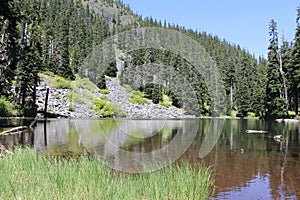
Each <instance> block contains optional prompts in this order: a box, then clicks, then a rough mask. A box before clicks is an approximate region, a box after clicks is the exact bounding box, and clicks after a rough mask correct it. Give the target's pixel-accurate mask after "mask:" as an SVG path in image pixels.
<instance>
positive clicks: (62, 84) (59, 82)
mask: <svg viewBox="0 0 300 200" xmlns="http://www.w3.org/2000/svg"><path fill="white" fill-rule="evenodd" d="M54 81H55V82H54V88H56V89H71V81H68V80H66V79H64V78H63V77H61V76H55V79H54Z"/></svg>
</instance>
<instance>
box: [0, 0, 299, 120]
mask: <svg viewBox="0 0 300 200" xmlns="http://www.w3.org/2000/svg"><path fill="white" fill-rule="evenodd" d="M97 3H99V4H106V6H110V7H117V8H118V9H119V10H120V12H119V13H118V14H117V15H115V14H114V16H113V17H112V18H113V19H112V20H111V21H109V20H108V19H107V17H106V16H104V14H103V12H102V13H101V11H99V10H97V9H95V6H94V5H95V4H97ZM0 5H1V6H0V13H1V14H0V15H1V16H0V28H1V41H0V42H1V43H0V75H1V77H0V90H1V98H4V97H3V96H5V98H6V100H8V101H13V102H15V105H17V106H18V109H25V108H28V109H34V106H35V87H36V86H37V84H38V81H39V80H38V73H39V72H44V71H51V72H53V73H54V74H56V75H59V76H62V77H64V78H67V79H74V77H75V74H76V73H77V72H78V70H79V66H80V65H81V63H82V62H83V60H84V59H85V58H86V56H87V55H88V54H89V53H90V52H91V51H92V49H93V48H94V47H95V46H97V45H98V44H101V42H102V41H103V40H104V39H105V38H107V37H108V36H110V35H112V34H115V33H118V32H121V31H123V30H126V29H130V28H133V27H137V26H138V27H140V26H151V27H164V28H168V29H172V30H177V31H180V32H181V33H184V34H186V35H188V36H189V37H191V38H192V39H194V40H195V41H197V42H199V44H200V45H201V46H202V47H203V48H205V50H206V51H207V52H208V53H209V55H210V56H211V57H212V58H213V59H214V60H215V62H216V64H217V66H218V69H219V71H220V73H221V76H222V78H223V81H224V83H225V90H226V102H227V103H226V109H227V113H226V114H228V115H230V114H232V113H233V112H235V113H237V115H238V116H242V117H245V116H248V115H255V116H259V117H268V118H277V117H287V116H288V115H289V114H290V113H291V112H290V113H289V112H288V111H294V112H293V113H292V114H294V115H298V103H299V98H298V94H299V89H300V80H299V79H300V71H299V70H300V28H299V18H300V12H299V9H297V14H298V15H297V16H298V17H297V19H296V23H297V30H296V33H295V39H294V41H285V40H284V39H282V41H281V42H280V43H281V45H279V42H278V34H277V27H276V26H277V25H276V22H274V21H273V20H272V21H271V23H270V27H269V30H270V45H269V47H268V58H267V59H265V58H263V57H259V58H258V59H256V58H255V57H254V55H251V54H250V53H249V52H248V51H247V50H244V49H241V47H240V46H239V45H235V44H230V43H229V42H227V41H226V40H220V39H219V38H218V37H217V36H213V35H211V34H207V33H206V32H199V31H195V30H190V29H186V28H185V27H181V26H178V25H174V24H170V23H167V22H166V21H164V22H161V21H157V20H155V19H153V18H152V17H147V18H145V19H143V18H142V17H141V16H137V15H133V14H132V13H133V12H132V11H131V10H130V8H129V6H128V5H124V4H123V3H122V2H120V1H118V2H114V1H112V0H105V1H96V0H93V1H87V2H85V1H80V0H51V1H45V0H23V1H20V0H7V1H1V2H0ZM102 8H103V9H104V8H106V7H105V6H104V7H102ZM123 14H127V15H128V14H130V15H131V16H133V19H134V20H132V21H130V22H129V23H126V25H124V24H123V25H122V23H121V22H122V15H123ZM266 34H267V33H266ZM282 38H284V37H282ZM266 48H267V47H266ZM125 57H126V58H125V64H126V67H127V68H132V69H135V67H137V66H139V65H143V64H145V63H151V62H153V63H154V62H155V63H161V64H168V65H172V66H173V67H174V69H176V70H178V71H179V72H181V73H185V74H187V71H189V70H190V71H191V69H192V66H190V65H189V63H188V62H187V61H186V60H185V59H184V58H180V57H178V55H176V54H174V53H172V52H168V51H166V50H155V49H146V50H137V51H134V52H131V53H130V54H129V55H126V56H125ZM112 66H114V68H115V65H112ZM124 76H125V78H124ZM128 80H130V74H127V75H126V74H125V75H124V74H123V82H124V83H129V82H130V81H128ZM189 80H191V81H192V82H193V85H195V87H197V90H196V91H197V98H198V102H199V105H200V106H201V112H202V114H203V115H207V114H209V113H211V112H212V111H211V110H210V106H209V105H210V100H209V98H208V94H207V90H206V87H205V84H204V83H203V80H202V79H201V77H200V76H198V75H197V74H193V73H192V75H190V76H189ZM12 86H14V87H12ZM147 86H148V87H149V86H151V87H153V86H155V84H147ZM101 87H105V86H101ZM155 87H156V86H155ZM12 88H14V91H12ZM140 89H143V90H146V91H149V88H147V87H146V88H145V86H144V87H143V88H140ZM164 90H165V91H164V92H167V93H168V95H170V96H172V100H173V103H174V104H175V105H177V106H178V107H180V106H181V104H182V103H181V102H179V100H178V99H176V94H174V93H172V91H168V90H167V88H164ZM156 91H158V92H159V94H161V93H163V92H162V91H161V90H156ZM155 98H156V99H158V100H155V101H156V102H157V101H159V99H160V98H161V97H155ZM0 115H1V114H0Z"/></svg>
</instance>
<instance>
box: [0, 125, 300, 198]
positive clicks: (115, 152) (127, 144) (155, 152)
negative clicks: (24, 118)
mask: <svg viewBox="0 0 300 200" xmlns="http://www.w3.org/2000/svg"><path fill="white" fill-rule="evenodd" d="M249 129H250V130H263V131H267V132H268V133H251V134H250V133H246V130H249ZM299 132H300V131H299V124H285V123H276V122H273V121H265V120H256V119H226V120H224V119H184V120H163V119H157V120H137V119H136V120H130V119H53V120H47V121H39V122H38V123H37V126H36V128H35V129H34V131H33V132H28V133H24V134H20V135H15V136H6V137H4V136H1V137H0V140H1V141H2V143H4V144H6V145H8V146H13V145H21V144H25V145H30V146H32V147H34V148H35V149H37V150H38V151H39V152H41V153H43V154H51V155H58V156H74V155H75V156H76V155H94V156H97V157H99V158H101V159H103V160H105V161H106V163H107V164H108V165H109V166H110V167H112V168H114V169H116V170H120V171H126V172H130V173H141V172H148V171H152V170H157V169H160V168H162V167H164V166H166V165H168V164H172V163H173V162H176V161H177V160H178V159H181V160H184V161H186V162H190V163H192V164H193V163H203V165H205V166H207V167H209V168H210V170H211V172H212V178H213V180H214V184H215V186H216V187H215V192H214V194H213V195H212V196H211V199H298V198H300V134H299ZM275 135H283V136H284V139H283V141H282V142H278V141H275V140H274V136H275Z"/></svg>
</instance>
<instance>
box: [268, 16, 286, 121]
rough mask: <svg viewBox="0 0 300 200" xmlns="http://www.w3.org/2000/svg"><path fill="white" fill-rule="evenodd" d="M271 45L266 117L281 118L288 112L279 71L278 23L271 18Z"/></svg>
mask: <svg viewBox="0 0 300 200" xmlns="http://www.w3.org/2000/svg"><path fill="white" fill-rule="evenodd" d="M269 29H270V32H269V34H270V45H269V47H268V50H269V51H268V69H267V87H266V100H265V108H266V116H265V117H266V118H279V117H283V116H285V114H286V103H287V102H286V101H285V99H284V97H283V96H282V87H281V86H282V84H281V77H280V72H279V54H278V34H277V23H276V22H275V21H274V20H271V22H270V25H269Z"/></svg>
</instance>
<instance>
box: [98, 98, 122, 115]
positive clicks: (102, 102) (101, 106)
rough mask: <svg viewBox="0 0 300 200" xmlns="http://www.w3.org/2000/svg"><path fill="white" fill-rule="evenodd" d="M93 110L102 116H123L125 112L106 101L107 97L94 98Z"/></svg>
mask: <svg viewBox="0 0 300 200" xmlns="http://www.w3.org/2000/svg"><path fill="white" fill-rule="evenodd" d="M94 111H95V113H96V114H97V115H101V116H102V117H125V116H126V113H124V111H122V110H121V109H120V108H119V107H118V106H117V105H115V104H113V103H110V102H108V100H107V98H101V99H99V98H96V99H94Z"/></svg>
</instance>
